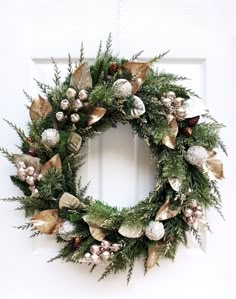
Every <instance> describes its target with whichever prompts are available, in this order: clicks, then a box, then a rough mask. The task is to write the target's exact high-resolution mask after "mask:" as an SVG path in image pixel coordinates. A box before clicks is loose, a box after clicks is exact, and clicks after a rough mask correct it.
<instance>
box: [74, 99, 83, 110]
mask: <svg viewBox="0 0 236 299" xmlns="http://www.w3.org/2000/svg"><path fill="white" fill-rule="evenodd" d="M74 107H75V108H76V110H78V109H80V108H82V107H83V104H82V102H81V101H80V99H76V100H74Z"/></svg>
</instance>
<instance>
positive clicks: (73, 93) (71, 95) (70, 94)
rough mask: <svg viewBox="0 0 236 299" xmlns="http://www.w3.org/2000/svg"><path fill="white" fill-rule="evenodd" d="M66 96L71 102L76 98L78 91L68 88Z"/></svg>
mask: <svg viewBox="0 0 236 299" xmlns="http://www.w3.org/2000/svg"><path fill="white" fill-rule="evenodd" d="M66 96H67V99H69V100H72V99H74V98H75V96H76V90H74V88H71V87H70V88H68V89H67V91H66Z"/></svg>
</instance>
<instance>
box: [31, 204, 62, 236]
mask: <svg viewBox="0 0 236 299" xmlns="http://www.w3.org/2000/svg"><path fill="white" fill-rule="evenodd" d="M31 222H32V223H33V225H34V227H35V228H36V229H37V230H38V231H40V232H41V233H43V234H49V235H52V234H56V233H57V232H58V230H59V227H60V225H61V223H62V222H63V220H62V219H60V218H59V217H58V209H51V210H44V211H42V212H40V213H38V214H37V215H36V216H34V217H33V218H32V220H31Z"/></svg>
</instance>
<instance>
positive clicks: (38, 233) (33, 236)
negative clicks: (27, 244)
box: [30, 231, 42, 238]
mask: <svg viewBox="0 0 236 299" xmlns="http://www.w3.org/2000/svg"><path fill="white" fill-rule="evenodd" d="M39 235H42V233H41V232H39V231H36V232H34V233H33V234H32V235H31V236H30V238H35V237H37V236H39Z"/></svg>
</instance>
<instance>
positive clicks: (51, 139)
mask: <svg viewBox="0 0 236 299" xmlns="http://www.w3.org/2000/svg"><path fill="white" fill-rule="evenodd" d="M41 137H42V142H43V143H44V144H46V145H48V146H50V147H55V146H56V145H57V143H58V142H59V139H60V135H59V133H58V131H57V130H56V129H47V130H44V131H43V133H42V135H41Z"/></svg>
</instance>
